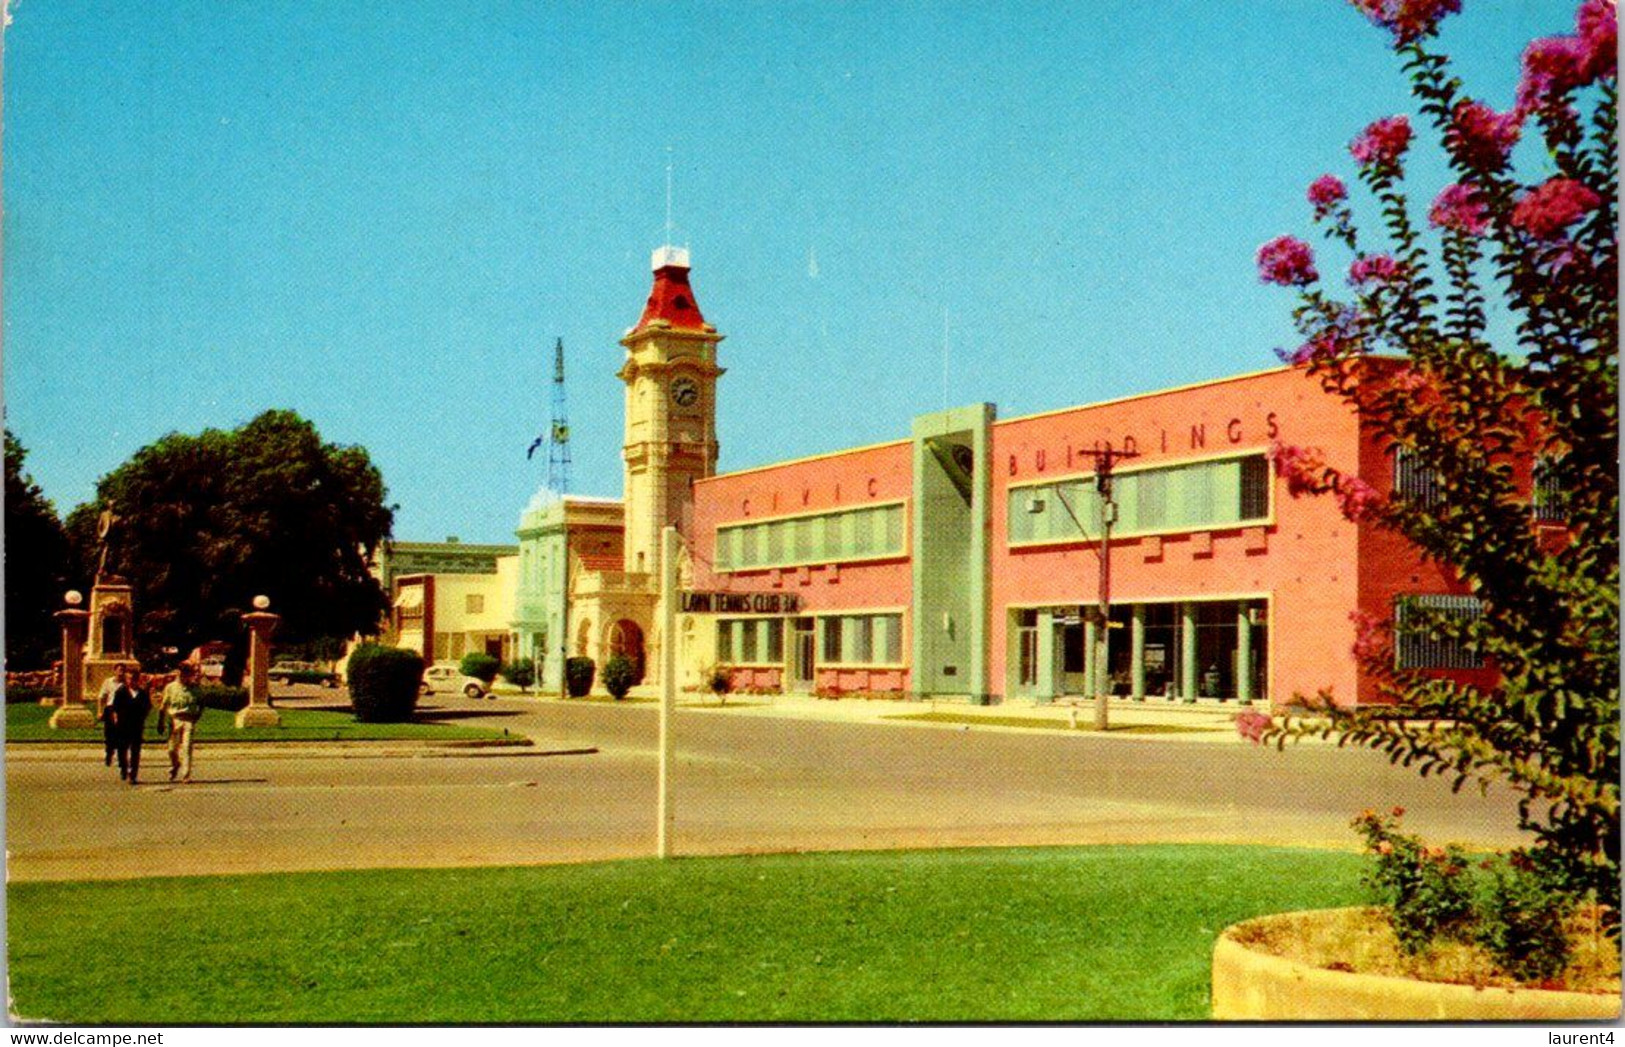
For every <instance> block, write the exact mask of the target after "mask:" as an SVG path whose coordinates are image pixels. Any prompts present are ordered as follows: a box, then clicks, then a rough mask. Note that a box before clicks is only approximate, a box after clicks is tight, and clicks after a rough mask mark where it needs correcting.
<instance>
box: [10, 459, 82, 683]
mask: <svg viewBox="0 0 1625 1047" xmlns="http://www.w3.org/2000/svg"><path fill="white" fill-rule="evenodd" d="M5 433H6V563H5V573H6V668H8V669H37V668H43V667H45V666H47V665H49V664H50V663H51V662H52V661H54V660H55V659H56V658H57V657H59V656H60V652H61V648H62V634H61V633H60V632H59V631H58V629H57V624H56V621H55V620H54V619H53V618H52V617H51V616H52V614H54V613H55V612H57V611H60V610H61V609H62V593H63V592H64V590H65V588H66V585H65V580H66V577H67V573H68V541H67V535H66V533H65V532H64V531H63V528H62V521H61V520H59V519H57V515H56V509H55V508H54V507H53V506H52V505H51V503H50V502H49V501H47V500H46V498H45V495H44V494H42V493H41V492H40V489H39V485H38V484H36V483H34V480H33V478H32V477H30V476H29V475H28V474H27V473H26V472H24V471H23V462H24V460H25V459H26V458H27V456H28V451H27V450H26V449H25V448H24V447H23V445H22V443H21V441H19V440H18V439H17V437H16V436H15V435H14V434H13V433H12V431H11V430H10V429H7V430H6V431H5Z"/></svg>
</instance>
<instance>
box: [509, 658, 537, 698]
mask: <svg viewBox="0 0 1625 1047" xmlns="http://www.w3.org/2000/svg"><path fill="white" fill-rule="evenodd" d="M502 678H503V679H504V680H507V681H508V682H509V683H511V684H513V685H514V686H515V687H517V688H519V689H520V690H521V691H524V690H526V689H528V688H529V687H530V685H531V684H533V683H535V682H536V662H535V661H534V660H532V659H530V658H521V659H519V660H518V661H515V662H509V663H508V664H507V665H504V666H503V667H502Z"/></svg>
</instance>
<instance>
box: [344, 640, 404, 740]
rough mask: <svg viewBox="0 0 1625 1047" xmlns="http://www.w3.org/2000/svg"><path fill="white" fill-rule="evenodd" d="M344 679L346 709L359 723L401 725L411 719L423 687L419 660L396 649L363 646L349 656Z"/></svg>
mask: <svg viewBox="0 0 1625 1047" xmlns="http://www.w3.org/2000/svg"><path fill="white" fill-rule="evenodd" d="M345 676H346V677H347V678H348V679H349V681H350V706H351V707H352V708H353V709H355V718H356V719H357V720H360V721H361V722H363V723H404V722H406V721H408V720H410V719H412V710H413V709H415V708H416V707H417V704H418V690H419V688H420V687H421V686H422V685H423V658H422V656H421V655H419V654H418V653H417V652H416V651H408V650H404V649H402V648H400V647H383V646H381V645H379V644H363V645H361V646H360V647H357V648H356V649H355V653H353V654H351V655H350V661H349V666H348V668H347V670H346V672H345Z"/></svg>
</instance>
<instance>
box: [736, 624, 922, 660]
mask: <svg viewBox="0 0 1625 1047" xmlns="http://www.w3.org/2000/svg"><path fill="white" fill-rule="evenodd" d="M784 623H785V619H783V618H723V619H720V620H718V622H717V661H718V662H719V663H722V664H725V665H779V664H782V663H783V662H784V629H785V625H784ZM817 628H818V630H819V631H820V632H821V633H822V636H821V637H820V638H819V639H818V650H819V654H820V657H819V663H820V664H822V665H901V664H903V616H902V615H901V614H840V615H826V616H823V617H820V618H819V619H818V624H817Z"/></svg>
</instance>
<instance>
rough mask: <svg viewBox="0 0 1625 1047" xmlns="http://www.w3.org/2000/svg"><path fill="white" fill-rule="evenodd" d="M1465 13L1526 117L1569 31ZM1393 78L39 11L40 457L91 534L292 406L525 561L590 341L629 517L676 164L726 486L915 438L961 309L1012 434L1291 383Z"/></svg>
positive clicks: (213, 8)
mask: <svg viewBox="0 0 1625 1047" xmlns="http://www.w3.org/2000/svg"><path fill="white" fill-rule="evenodd" d="M1465 6H1466V8H1467V12H1466V13H1465V14H1464V15H1461V16H1458V17H1456V18H1453V19H1451V20H1450V21H1449V22H1447V23H1446V30H1445V32H1444V35H1443V38H1442V39H1443V45H1444V46H1445V48H1446V49H1448V50H1449V51H1451V52H1452V53H1453V54H1455V55H1456V56H1457V58H1458V72H1459V73H1460V74H1461V75H1462V76H1463V78H1464V79H1465V80H1466V82H1467V86H1468V89H1469V90H1470V91H1471V92H1472V93H1474V94H1475V95H1477V96H1479V97H1481V98H1484V99H1485V100H1487V101H1489V102H1490V103H1492V104H1494V105H1496V106H1498V107H1506V106H1507V105H1509V104H1510V102H1511V98H1512V92H1513V88H1514V85H1515V82H1516V74H1517V57H1518V55H1519V53H1520V52H1521V50H1522V48H1523V45H1524V44H1525V43H1526V42H1527V41H1528V40H1529V39H1530V38H1531V37H1532V36H1536V35H1546V34H1549V33H1555V32H1569V31H1572V21H1573V15H1572V12H1573V4H1572V3H1566V2H1535V0H1529V2H1517V0H1495V2H1484V0H1468V3H1467V4H1466V5H1465ZM1385 44H1386V42H1385V39H1384V37H1383V35H1382V34H1381V33H1380V32H1378V31H1377V30H1375V29H1372V28H1370V27H1369V26H1367V25H1366V24H1365V23H1364V21H1363V20H1362V19H1361V18H1360V17H1359V16H1358V15H1357V14H1356V13H1355V12H1354V11H1353V10H1352V9H1350V8H1349V7H1347V6H1346V5H1345V4H1343V3H1340V2H1337V0H1221V2H1213V0H1172V2H1164V3H1144V2H1141V0H1123V2H1110V0H1091V2H1088V3H1084V4H1079V5H1062V4H1038V3H1028V4H986V3H979V4H975V5H970V4H948V3H933V4H926V3H903V2H890V3H862V2H858V3H851V4H826V3H768V2H756V3H745V2H739V3H726V4H723V3H684V2H672V3H660V4H651V3H616V4H610V3H577V4H569V3H549V4H542V3H489V4H487V3H473V2H468V3H464V2H457V3H451V4H446V3H433V4H431V3H415V2H398V3H391V4H388V5H382V4H344V3H293V2H278V0H273V2H266V3H256V4H252V5H250V4H224V3H217V2H212V3H190V2H184V0H179V2H171V3H164V4H159V5H136V4H128V3H123V2H116V3H100V4H97V3H86V4H72V5H69V4H61V3H47V2H42V0H20V2H18V3H16V4H15V7H14V12H13V23H12V25H11V27H10V29H9V30H8V31H7V35H6V38H5V69H4V94H5V98H4V103H5V107H4V139H3V150H4V158H5V168H4V191H5V205H6V210H5V225H4V250H5V257H4V261H5V268H4V295H5V303H4V304H5V313H4V334H5V343H4V348H5V398H6V420H7V424H8V425H9V426H10V427H11V428H12V429H13V430H14V431H15V432H16V433H17V434H18V436H19V437H20V438H21V439H22V441H23V443H24V444H25V445H26V446H27V447H28V448H29V451H30V456H29V461H28V467H29V469H30V471H31V472H32V473H33V475H34V478H35V479H36V480H37V481H38V482H39V483H40V484H41V486H42V487H43V488H44V489H45V493H46V495H47V496H48V497H50V498H51V499H52V500H53V501H54V502H55V504H56V506H57V508H58V510H59V511H61V512H63V513H66V512H67V510H69V509H71V508H72V507H73V506H74V505H75V504H77V503H79V502H81V501H85V500H88V499H89V498H90V497H92V495H93V492H94V485H95V482H96V479H97V478H98V477H99V476H101V475H102V474H104V473H106V472H108V471H110V470H111V469H113V468H114V467H116V466H117V465H118V464H119V463H120V462H122V461H124V460H125V459H126V458H127V457H128V456H129V455H130V454H131V453H133V452H134V451H135V450H136V449H137V448H139V447H141V446H142V445H144V444H146V443H148V442H150V441H151V440H153V439H155V438H157V437H158V436H160V435H162V434H163V433H165V432H169V431H174V430H180V431H185V432H196V431H198V430H200V429H202V428H204V427H207V426H217V427H229V426H234V425H237V424H239V423H241V422H243V421H246V420H247V419H248V418H250V417H252V416H253V415H254V414H256V413H258V412H259V411H261V410H264V409H266V408H270V407H288V408H292V409H294V410H297V411H299V412H300V413H302V414H304V415H305V416H307V417H309V418H311V419H312V420H313V421H314V422H315V423H316V424H317V425H318V427H319V428H320V429H321V431H322V433H323V435H324V437H326V438H327V439H328V440H332V441H336V442H340V443H356V444H361V445H364V446H365V447H366V448H367V449H368V450H369V451H370V452H371V454H372V457H373V460H374V461H375V462H376V463H377V464H378V466H379V467H380V468H381V469H382V471H383V474H384V478H385V481H386V482H387V483H388V485H389V488H390V494H391V498H392V500H394V501H396V502H398V503H399V504H400V512H399V515H398V517H397V523H396V536H397V537H399V538H404V539H414V540H437V539H440V538H443V537H445V536H447V535H459V536H460V537H461V538H462V539H463V540H464V541H509V540H512V530H513V527H514V525H515V523H516V522H517V516H518V513H519V511H520V510H521V509H522V508H523V506H524V505H525V503H526V502H527V500H528V499H529V497H530V495H531V494H532V492H533V491H534V490H535V489H536V488H537V487H538V486H539V484H540V483H541V481H542V479H543V474H544V463H543V462H542V456H541V455H538V456H537V458H536V460H534V461H526V459H525V454H524V452H525V448H526V447H527V445H528V444H529V443H530V440H531V439H532V437H533V436H534V435H535V434H536V433H537V432H538V431H540V430H541V428H542V427H543V424H544V422H545V419H546V416H547V410H548V397H549V393H550V390H549V382H548V379H549V377H550V370H551V359H552V346H553V342H554V339H555V338H556V337H561V336H562V337H563V339H564V341H565V346H566V350H567V353H568V366H569V369H570V381H569V394H570V415H571V421H572V424H573V431H574V440H573V452H574V459H575V482H574V484H573V485H572V489H573V490H574V491H576V492H579V493H586V494H609V495H618V494H619V493H620V486H621V473H620V442H621V428H620V427H621V407H622V400H621V387H620V383H619V382H618V381H617V380H616V379H615V378H614V372H615V370H616V369H617V367H618V366H619V362H620V355H621V352H622V350H621V349H620V347H619V346H618V345H617V344H616V340H617V339H618V338H619V337H620V335H621V334H622V332H623V331H624V330H625V328H626V327H627V326H628V325H630V324H631V323H632V322H633V321H635V320H636V318H637V315H638V313H639V310H640V308H641V304H642V302H643V299H644V297H645V296H646V294H647V291H648V285H649V270H648V257H649V251H650V249H651V248H653V247H655V246H657V245H658V244H659V243H660V242H661V241H662V239H663V238H664V223H665V211H664V208H665V179H666V162H667V156H668V150H669V155H670V156H671V158H672V162H673V167H674V171H675V194H674V195H675V214H674V221H675V237H674V239H676V240H677V241H678V242H679V243H686V244H688V245H689V246H690V247H691V248H692V251H693V257H694V274H693V279H694V286H695V291H696V293H697V296H698V298H699V301H700V304H701V306H702V308H703V309H704V310H705V313H706V317H707V319H708V320H710V321H711V322H712V323H714V324H715V325H716V326H717V327H718V328H719V329H720V330H721V331H722V332H723V333H724V334H726V335H727V336H728V337H727V341H725V342H724V343H723V345H722V349H721V353H722V363H723V365H724V366H725V367H726V368H727V369H728V373H727V375H726V376H725V377H724V378H723V379H722V391H721V394H720V401H721V403H720V411H719V415H720V417H719V425H718V429H719V437H720V439H721V443H722V468H723V469H734V468H742V467H746V466H750V465H757V464H762V463H765V462H771V461H775V460H778V459H782V458H790V457H796V456H799V455H804V454H810V453H816V452H820V451H825V450H832V449H835V448H839V447H842V446H848V445H854V444H862V443H869V442H873V441H876V440H885V439H893V438H898V437H902V436H904V435H906V434H907V431H908V420H909V418H910V416H911V415H913V414H916V413H919V412H921V411H927V410H935V409H937V408H938V407H940V406H942V400H943V341H944V312H945V311H946V316H947V331H948V342H949V345H950V353H949V359H950V367H949V378H948V400H949V401H950V402H951V403H954V404H959V403H968V402H973V401H982V400H990V401H993V402H995V403H996V404H998V406H999V411H1000V414H1001V416H1011V415H1016V414H1024V413H1028V412H1032V411H1039V410H1046V409H1050V408H1056V407H1064V406H1068V405H1071V404H1076V403H1084V402H1088V401H1091V400H1097V399H1104V398H1108V397H1113V396H1120V395H1124V394H1128V393H1134V392H1141V391H1146V390H1151V389H1155V388H1159V387H1162V386H1168V385H1175V384H1180V383H1184V382H1190V381H1196V380H1201V379H1205V378H1212V377H1218V376H1222V375H1226V374H1231V373H1237V372H1242V371H1248V370H1257V369H1260V368H1263V367H1267V366H1271V365H1273V364H1274V362H1275V360H1274V357H1273V355H1272V354H1271V351H1270V350H1271V348H1272V347H1273V346H1277V345H1285V344H1290V343H1291V342H1292V341H1293V339H1292V337H1291V332H1290V326H1289V323H1288V313H1289V310H1290V306H1291V300H1290V296H1289V295H1287V294H1285V293H1284V292H1282V291H1280V290H1279V289H1271V288H1266V287H1263V286H1261V285H1260V284H1259V283H1258V280H1257V275H1256V272H1255V270H1254V266H1253V252H1254V250H1255V249H1256V247H1257V245H1258V244H1259V243H1261V242H1262V241H1264V240H1266V239H1269V238H1270V237H1272V236H1274V235H1277V234H1279V233H1282V232H1296V233H1298V234H1300V235H1306V236H1307V235H1308V233H1309V228H1310V227H1309V221H1308V208H1307V205H1306V204H1305V203H1304V201H1303V191H1304V187H1305V186H1306V185H1307V183H1308V182H1309V181H1310V180H1312V179H1313V178H1314V177H1315V176H1317V175H1319V174H1321V173H1322V172H1325V171H1332V172H1334V173H1337V174H1340V175H1342V176H1344V177H1345V178H1347V179H1348V180H1350V181H1351V183H1352V180H1353V179H1352V175H1353V169H1352V162H1351V161H1349V159H1348V157H1347V153H1346V151H1345V145H1346V143H1347V142H1348V140H1349V139H1350V138H1351V137H1353V135H1354V134H1355V133H1357V132H1358V131H1359V129H1360V128H1361V127H1363V126H1364V125H1365V124H1366V123H1367V122H1369V121H1370V120H1371V119H1373V118H1376V117H1379V116H1386V115H1390V114H1392V113H1396V112H1412V111H1413V110H1412V107H1411V105H1410V102H1409V96H1408V94H1407V93H1406V92H1405V89H1404V83H1403V81H1402V79H1401V77H1400V73H1399V69H1398V64H1397V60H1396V59H1395V58H1394V56H1393V55H1392V54H1391V53H1390V52H1389V51H1388V50H1387V47H1386V46H1385ZM1424 137H1425V136H1424ZM1520 148H1521V149H1522V153H1521V154H1520V156H1521V158H1522V161H1523V162H1524V163H1525V164H1529V163H1530V162H1531V161H1530V159H1529V157H1530V156H1532V155H1533V154H1531V153H1530V148H1532V147H1529V145H1528V143H1526V146H1525V147H1520ZM1534 162H1535V163H1536V165H1537V167H1536V169H1538V158H1536V160H1535V161H1534ZM1413 166H1414V171H1415V177H1416V182H1417V185H1418V187H1419V191H1420V192H1421V193H1423V194H1424V202H1425V200H1426V199H1430V198H1431V196H1432V193H1433V192H1434V191H1435V190H1436V189H1437V188H1438V187H1439V186H1440V185H1441V184H1442V183H1443V182H1444V181H1445V180H1446V179H1444V178H1443V177H1442V175H1441V170H1442V169H1441V167H1440V165H1439V164H1438V163H1437V160H1436V157H1434V156H1432V155H1430V154H1428V153H1426V152H1423V153H1422V155H1420V156H1419V157H1418V160H1417V163H1416V164H1414V165H1413ZM1358 201H1359V197H1358V196H1357V197H1356V202H1357V204H1358ZM814 258H816V265H813V264H811V262H812V260H813V259H814ZM1323 268H1324V267H1323Z"/></svg>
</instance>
